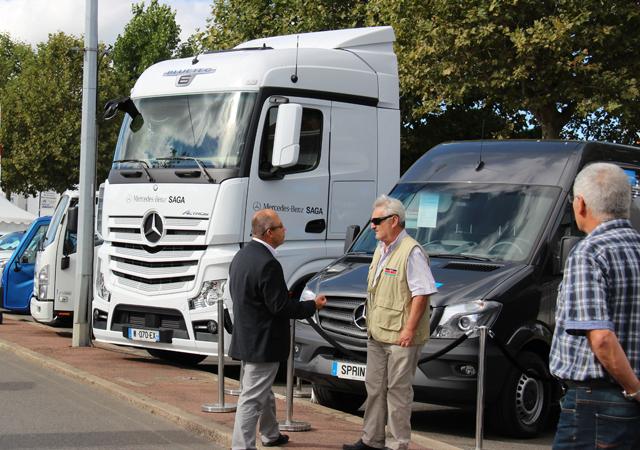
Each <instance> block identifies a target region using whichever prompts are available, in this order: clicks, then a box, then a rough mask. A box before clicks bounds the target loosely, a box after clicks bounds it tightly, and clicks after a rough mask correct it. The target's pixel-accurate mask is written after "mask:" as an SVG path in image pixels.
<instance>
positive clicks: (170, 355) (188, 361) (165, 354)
mask: <svg viewBox="0 0 640 450" xmlns="http://www.w3.org/2000/svg"><path fill="white" fill-rule="evenodd" d="M145 350H147V353H149V354H150V355H151V356H153V357H155V358H158V359H162V360H163V361H167V362H170V363H173V364H179V365H181V366H195V365H197V364H198V363H201V362H202V361H204V360H205V359H206V357H207V355H196V354H194V353H182V352H174V351H171V350H161V349H158V348H147V349H145Z"/></svg>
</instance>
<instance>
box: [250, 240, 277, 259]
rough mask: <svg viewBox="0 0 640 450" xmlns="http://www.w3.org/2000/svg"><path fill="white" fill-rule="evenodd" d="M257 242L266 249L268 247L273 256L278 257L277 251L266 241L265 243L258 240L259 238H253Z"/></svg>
mask: <svg viewBox="0 0 640 450" xmlns="http://www.w3.org/2000/svg"><path fill="white" fill-rule="evenodd" d="M251 239H253V240H254V241H256V242H260V243H261V244H262V245H264V246H265V247H267V248H268V249H269V251H270V252H271V254H272V255H273V257H274V258H275V257H276V249H275V248H273V247H272V246H270V245H269V244H267V243H266V242H265V241H263V240H262V239H258V238H255V237H254V238H251Z"/></svg>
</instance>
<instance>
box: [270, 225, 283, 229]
mask: <svg viewBox="0 0 640 450" xmlns="http://www.w3.org/2000/svg"><path fill="white" fill-rule="evenodd" d="M278 228H284V225H283V224H280V225H276V226H274V227H269V228H268V230H277V229H278Z"/></svg>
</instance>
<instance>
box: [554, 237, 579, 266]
mask: <svg viewBox="0 0 640 450" xmlns="http://www.w3.org/2000/svg"><path fill="white" fill-rule="evenodd" d="M581 240H582V237H580V236H564V237H562V238H561V239H560V255H559V258H558V259H559V261H558V273H562V272H563V271H564V265H565V263H566V262H567V258H568V257H569V253H571V250H573V247H575V245H576V244H577V243H578V242H580V241H581Z"/></svg>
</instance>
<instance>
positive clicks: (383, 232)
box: [343, 195, 437, 450]
mask: <svg viewBox="0 0 640 450" xmlns="http://www.w3.org/2000/svg"><path fill="white" fill-rule="evenodd" d="M404 222H405V211H404V206H403V205H402V203H401V202H400V201H399V200H397V199H394V198H390V197H387V196H386V195H382V196H380V197H379V198H378V199H377V200H376V201H375V203H374V205H373V214H372V215H371V228H372V229H373V230H375V233H376V239H377V240H378V241H380V243H379V244H378V247H377V248H376V251H375V253H374V254H373V260H372V261H371V266H370V267H369V276H368V279H367V291H368V295H367V333H368V335H369V339H368V341H367V370H366V376H365V385H366V388H367V403H366V406H365V413H364V427H363V433H362V438H361V439H360V440H359V441H358V442H356V443H355V444H345V445H343V449H344V450H370V449H383V448H384V449H387V448H388V449H394V450H406V449H408V448H409V443H410V441H411V403H412V402H413V387H412V385H413V378H414V375H415V372H416V367H417V365H418V357H419V355H420V350H421V349H422V346H423V345H424V344H425V342H426V341H427V339H428V338H429V296H430V295H431V294H434V293H435V292H437V289H436V286H435V281H434V279H433V275H432V274H431V270H430V269H429V259H428V256H427V255H426V253H424V251H423V250H422V247H421V246H420V244H419V243H418V242H417V241H416V240H415V239H413V238H412V237H411V236H409V235H408V234H407V232H406V231H405V229H404V226H405V223H404ZM385 424H386V425H387V432H388V435H389V436H388V437H387V436H386V434H387V433H385ZM385 444H386V446H385Z"/></svg>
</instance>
